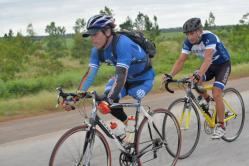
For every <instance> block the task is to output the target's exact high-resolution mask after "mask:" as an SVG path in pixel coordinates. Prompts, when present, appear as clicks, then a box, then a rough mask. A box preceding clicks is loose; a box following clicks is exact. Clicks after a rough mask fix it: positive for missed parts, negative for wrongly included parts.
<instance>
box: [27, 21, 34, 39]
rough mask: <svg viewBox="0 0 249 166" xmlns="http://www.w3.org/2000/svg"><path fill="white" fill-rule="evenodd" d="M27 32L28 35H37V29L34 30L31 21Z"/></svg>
mask: <svg viewBox="0 0 249 166" xmlns="http://www.w3.org/2000/svg"><path fill="white" fill-rule="evenodd" d="M26 32H27V34H28V36H30V37H34V36H35V31H34V28H33V25H32V24H31V23H30V24H29V25H28V26H27V29H26Z"/></svg>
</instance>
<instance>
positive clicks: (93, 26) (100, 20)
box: [83, 14, 115, 37]
mask: <svg viewBox="0 0 249 166" xmlns="http://www.w3.org/2000/svg"><path fill="white" fill-rule="evenodd" d="M114 21H115V20H114V18H113V17H112V16H109V15H105V14H98V15H95V16H92V17H91V18H90V19H89V20H88V22H87V25H86V29H87V31H86V32H85V33H83V37H88V36H90V35H94V34H95V33H97V32H98V31H99V30H102V29H105V28H106V27H110V28H114V27H115V24H114Z"/></svg>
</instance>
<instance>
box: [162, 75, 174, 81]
mask: <svg viewBox="0 0 249 166" xmlns="http://www.w3.org/2000/svg"><path fill="white" fill-rule="evenodd" d="M172 79H173V77H172V75H170V74H167V73H165V74H164V77H163V81H164V82H168V81H169V80H172Z"/></svg>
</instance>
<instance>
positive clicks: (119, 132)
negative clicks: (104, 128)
mask: <svg viewBox="0 0 249 166" xmlns="http://www.w3.org/2000/svg"><path fill="white" fill-rule="evenodd" d="M110 128H111V129H112V132H113V134H114V135H115V136H117V138H118V139H119V141H122V140H123V139H124V138H125V126H124V125H121V124H120V125H118V124H117V123H116V122H110Z"/></svg>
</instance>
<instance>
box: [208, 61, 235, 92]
mask: <svg viewBox="0 0 249 166" xmlns="http://www.w3.org/2000/svg"><path fill="white" fill-rule="evenodd" d="M230 73H231V62H230V61H227V62H225V63H223V64H211V65H210V67H209V68H208V70H207V71H206V73H205V76H204V80H205V81H209V80H211V79H213V78H215V82H214V86H215V87H218V88H220V89H224V88H225V85H226V83H227V80H228V77H229V75H230Z"/></svg>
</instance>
